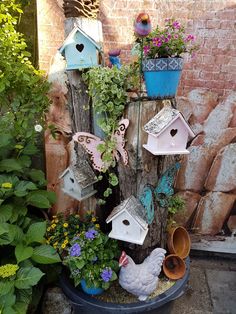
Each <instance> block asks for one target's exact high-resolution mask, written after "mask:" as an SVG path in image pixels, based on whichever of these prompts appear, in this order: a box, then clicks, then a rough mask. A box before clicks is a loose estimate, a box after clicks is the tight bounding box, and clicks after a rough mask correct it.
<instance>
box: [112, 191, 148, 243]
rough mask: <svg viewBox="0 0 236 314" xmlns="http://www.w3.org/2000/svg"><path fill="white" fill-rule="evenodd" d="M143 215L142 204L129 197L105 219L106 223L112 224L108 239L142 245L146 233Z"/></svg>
mask: <svg viewBox="0 0 236 314" xmlns="http://www.w3.org/2000/svg"><path fill="white" fill-rule="evenodd" d="M145 215H146V214H145V209H144V207H143V206H142V204H141V203H140V202H139V200H138V199H136V198H135V197H134V196H133V195H131V196H130V197H129V198H128V199H126V200H124V201H123V202H122V203H121V204H120V205H119V206H117V207H115V208H114V209H113V211H112V212H111V214H110V215H109V216H108V217H107V219H106V223H109V222H112V231H111V232H110V233H109V237H110V238H113V239H117V240H122V241H126V242H131V243H135V244H140V245H142V244H143V242H144V239H145V237H146V235H147V233H148V224H147V222H146V220H145Z"/></svg>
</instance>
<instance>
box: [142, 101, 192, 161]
mask: <svg viewBox="0 0 236 314" xmlns="http://www.w3.org/2000/svg"><path fill="white" fill-rule="evenodd" d="M143 129H144V131H145V132H147V133H148V141H147V144H144V145H143V147H144V148H145V149H147V150H148V151H149V152H151V153H152V154H153V155H175V154H189V151H188V150H187V149H186V146H187V142H188V138H192V137H194V133H193V131H192V130H191V128H190V126H189V125H188V123H187V121H186V120H185V118H184V117H183V115H182V114H181V113H180V112H179V111H178V110H176V109H173V108H172V107H171V106H165V107H164V108H163V109H162V110H161V111H159V112H158V114H157V115H155V117H153V118H152V119H151V120H150V121H149V122H148V123H147V124H145V126H144V128H143Z"/></svg>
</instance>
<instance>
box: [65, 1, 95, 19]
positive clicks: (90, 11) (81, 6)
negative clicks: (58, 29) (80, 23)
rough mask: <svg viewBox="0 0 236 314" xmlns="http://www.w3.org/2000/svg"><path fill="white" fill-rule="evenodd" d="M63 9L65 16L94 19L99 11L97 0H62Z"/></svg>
mask: <svg viewBox="0 0 236 314" xmlns="http://www.w3.org/2000/svg"><path fill="white" fill-rule="evenodd" d="M63 9H64V14H65V17H66V18H69V17H87V18H91V19H96V18H97V14H98V12H99V0H63Z"/></svg>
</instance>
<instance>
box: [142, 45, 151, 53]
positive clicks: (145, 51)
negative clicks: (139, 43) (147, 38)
mask: <svg viewBox="0 0 236 314" xmlns="http://www.w3.org/2000/svg"><path fill="white" fill-rule="evenodd" d="M149 51H150V47H149V46H144V47H143V53H144V54H145V55H147V54H148V53H149Z"/></svg>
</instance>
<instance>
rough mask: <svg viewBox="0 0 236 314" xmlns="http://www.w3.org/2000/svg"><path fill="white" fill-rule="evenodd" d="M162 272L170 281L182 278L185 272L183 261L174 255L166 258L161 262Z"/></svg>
mask: <svg viewBox="0 0 236 314" xmlns="http://www.w3.org/2000/svg"><path fill="white" fill-rule="evenodd" d="M163 272H164V274H165V275H166V277H167V278H169V279H171V280H177V279H180V278H183V277H184V275H185V272H186V265H185V262H184V260H183V259H182V258H181V257H179V256H178V255H175V254H171V255H168V256H166V258H165V260H164V262H163Z"/></svg>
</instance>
